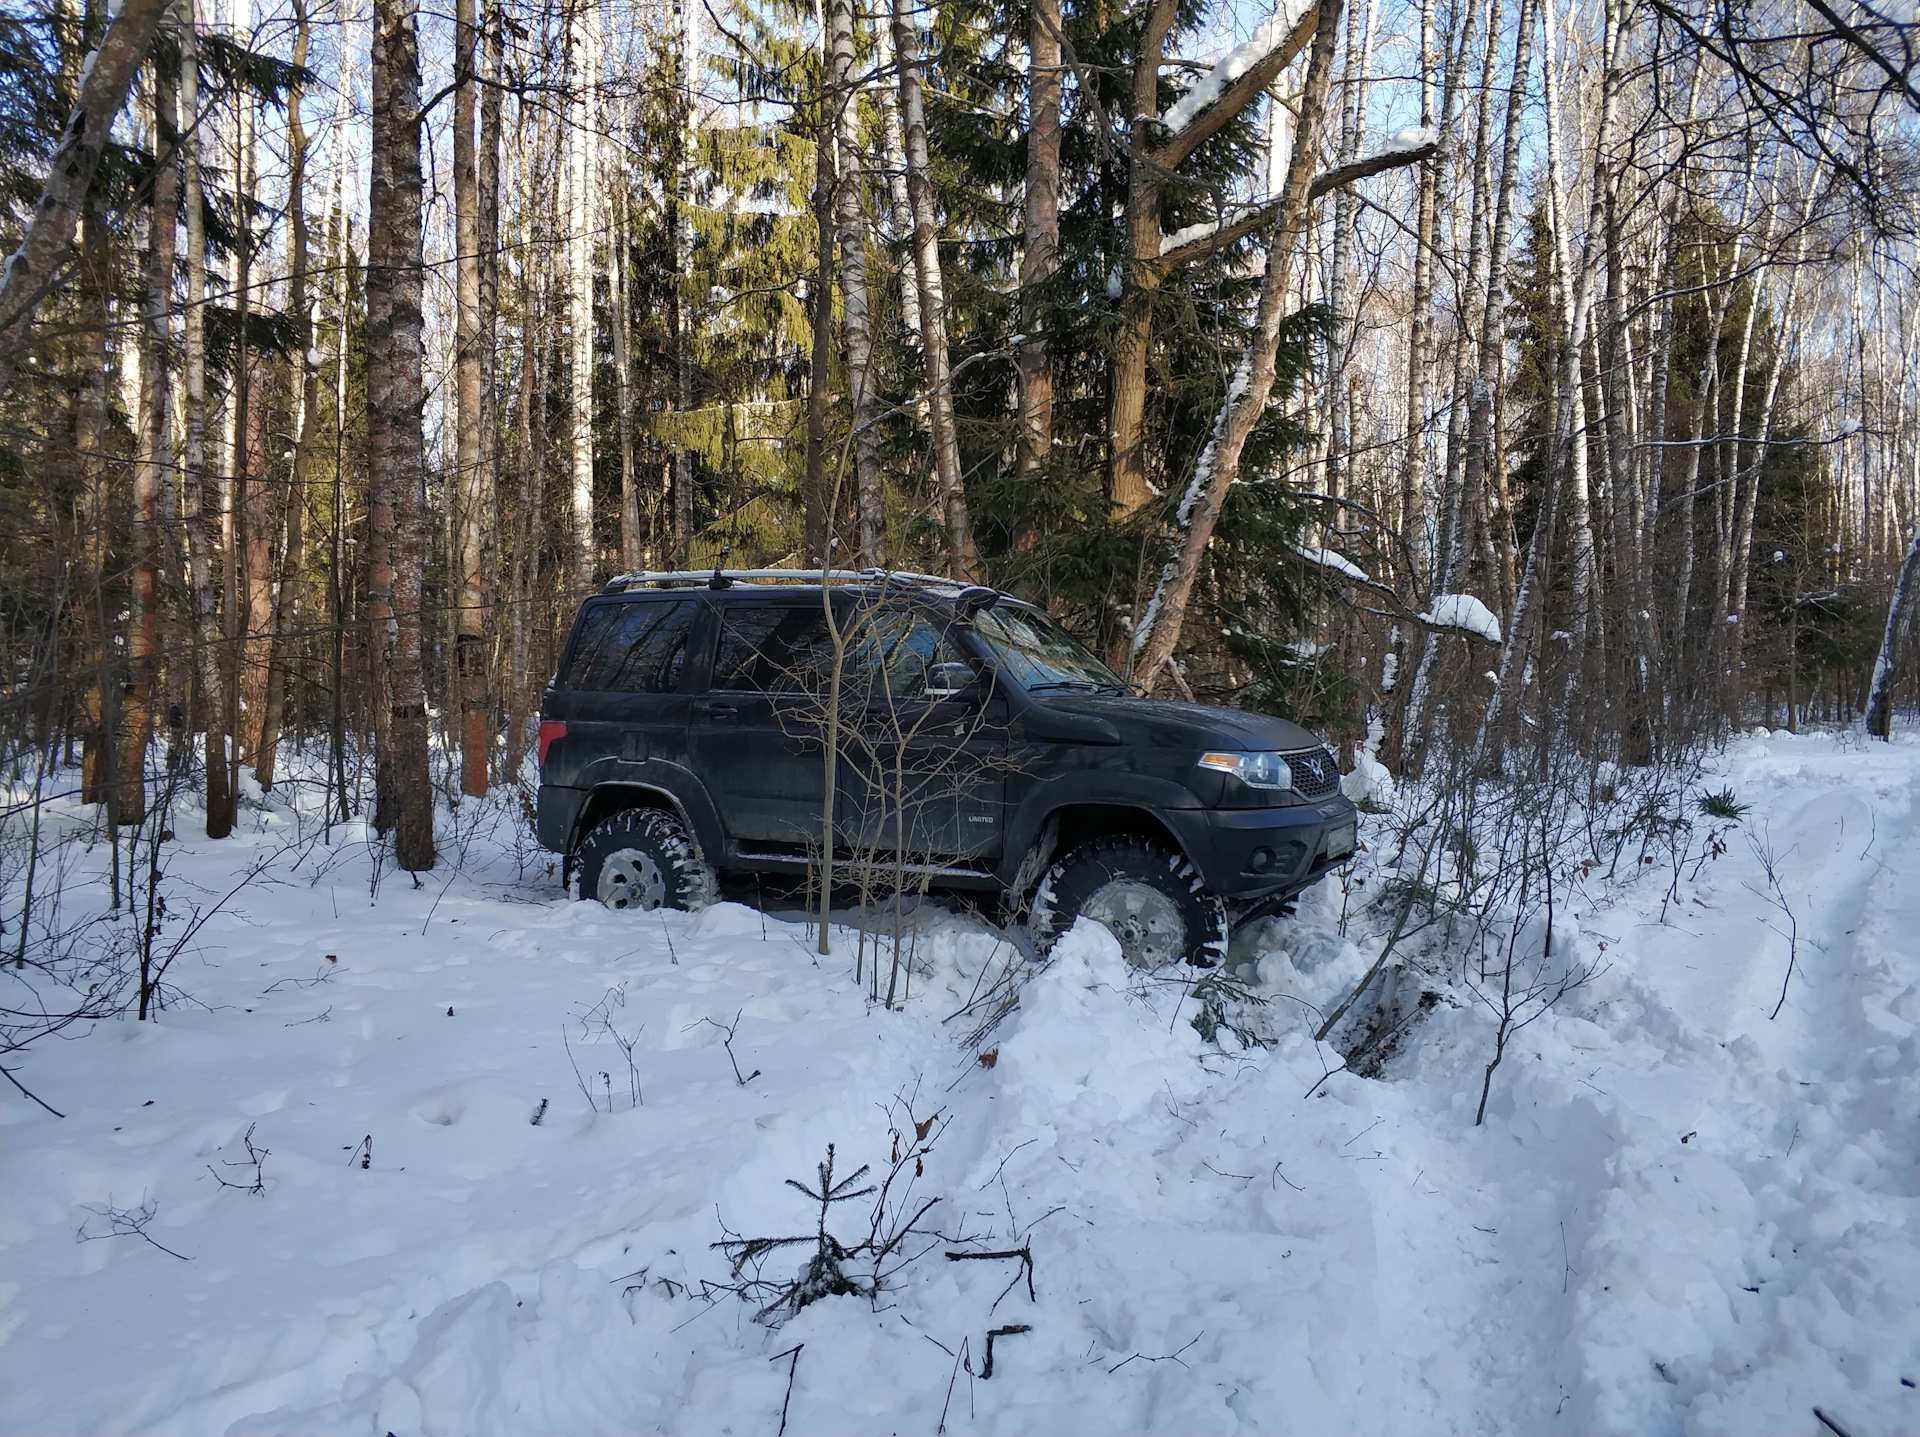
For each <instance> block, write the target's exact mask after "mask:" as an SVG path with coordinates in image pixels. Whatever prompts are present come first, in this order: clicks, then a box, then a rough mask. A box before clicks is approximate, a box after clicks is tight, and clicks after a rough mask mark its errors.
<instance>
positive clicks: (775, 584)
mask: <svg viewBox="0 0 1920 1437" xmlns="http://www.w3.org/2000/svg"><path fill="white" fill-rule="evenodd" d="M823 582H825V583H827V584H829V585H831V586H833V587H835V588H850V589H853V590H856V591H860V592H867V593H874V592H889V591H900V592H905V593H920V594H925V595H927V596H928V597H930V598H958V597H959V596H960V595H961V594H963V593H966V592H967V591H968V590H969V589H979V588H982V587H984V586H981V585H975V584H969V583H967V582H966V581H965V580H962V579H948V578H943V577H941V576H940V575H938V574H916V573H912V572H909V571H906V570H898V569H829V570H827V571H825V573H824V574H823V573H822V571H821V570H819V569H718V568H716V569H677V570H670V571H664V572H652V571H642V572H638V573H632V574H621V575H619V576H618V577H616V578H613V579H609V580H608V581H607V583H606V585H605V587H603V588H602V589H601V591H600V592H601V593H602V594H626V593H633V592H635V591H645V590H648V589H655V590H663V589H681V590H685V589H690V588H705V589H710V590H715V591H729V590H732V589H735V588H743V587H744V588H751V589H765V590H773V591H787V590H792V589H796V588H797V589H802V590H808V591H812V592H815V593H817V592H818V591H819V589H820V585H821V584H822V583H823Z"/></svg>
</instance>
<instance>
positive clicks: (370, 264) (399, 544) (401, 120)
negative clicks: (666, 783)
mask: <svg viewBox="0 0 1920 1437" xmlns="http://www.w3.org/2000/svg"><path fill="white" fill-rule="evenodd" d="M415 5H416V0H375V3H374V9H373V28H374V34H373V105H372V159H373V163H372V171H373V179H372V189H371V191H370V193H369V196H368V200H367V450H368V466H369V469H370V470H371V476H370V477H371V494H372V497H371V503H370V508H371V510H372V524H371V529H372V540H373V550H374V552H373V564H374V574H373V578H372V581H371V583H370V584H369V590H370V592H369V594H368V609H369V612H370V616H371V618H372V620H373V624H374V644H373V646H372V647H373V650H374V652H375V654H376V655H377V660H376V662H377V664H378V670H377V672H378V673H379V675H380V677H381V678H383V679H384V680H385V682H384V684H376V686H375V699H374V702H375V705H376V708H378V707H382V706H384V707H385V708H386V709H387V712H388V715H389V721H390V742H389V745H388V748H387V751H386V752H385V753H384V754H383V755H381V756H380V768H379V772H380V789H381V796H382V799H383V801H384V802H383V807H384V808H385V810H386V814H385V816H386V818H387V819H388V821H389V822H390V823H391V825H392V829H393V835H394V845H393V852H394V858H395V860H396V861H397V862H398V863H399V865H400V867H401V868H403V869H406V870H408V871H410V872H416V873H417V872H419V871H421V870H423V869H428V868H431V867H433V861H434V849H433V785H432V781H431V775H430V774H429V771H428V754H427V694H426V686H425V672H424V669H423V667H422V654H421V627H422V626H421V613H420V604H421V594H422V583H421V580H422V563H423V561H424V559H425V548H426V546H425V539H426V462H425V447H424V442H423V436H422V432H421V406H422V404H423V403H424V401H425V383H424V376H423V374H422V372H421V370H422V349H421V337H422V329H421V314H420V300H421V290H422V286H423V280H424V275H425V267H424V263H423V256H422V253H421V200H422V188H423V186H422V181H421V173H420V51H419V41H418V37H417V35H416V32H415V19H414V17H415V13H416V12H415ZM383 571H384V572H383ZM383 581H384V583H383ZM383 689H384V697H385V700H386V702H385V704H384V705H382V704H381V698H382V690H383Z"/></svg>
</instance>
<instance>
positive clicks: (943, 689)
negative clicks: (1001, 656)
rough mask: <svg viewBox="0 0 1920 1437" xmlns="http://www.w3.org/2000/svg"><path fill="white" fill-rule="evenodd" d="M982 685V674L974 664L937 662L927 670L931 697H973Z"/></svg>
mask: <svg viewBox="0 0 1920 1437" xmlns="http://www.w3.org/2000/svg"><path fill="white" fill-rule="evenodd" d="M980 687H981V685H980V676H979V675H978V674H976V673H975V672H974V671H973V665H972V664H954V663H948V664H935V665H933V666H932V667H931V668H929V669H928V670H927V688H926V695H927V697H928V698H930V699H963V698H972V697H973V696H974V695H976V694H977V693H979V692H980Z"/></svg>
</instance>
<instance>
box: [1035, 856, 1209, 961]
mask: <svg viewBox="0 0 1920 1437" xmlns="http://www.w3.org/2000/svg"><path fill="white" fill-rule="evenodd" d="M1115 878H1132V879H1137V880H1139V881H1140V882H1143V883H1149V884H1152V885H1153V886H1154V887H1155V888H1158V889H1159V890H1160V891H1161V892H1162V893H1164V894H1166V895H1167V896H1168V897H1169V898H1171V899H1173V901H1174V903H1175V904H1176V905H1177V906H1178V907H1179V908H1180V910H1181V915H1182V916H1183V917H1184V918H1185V919H1186V923H1187V943H1186V951H1185V953H1184V954H1183V955H1182V956H1183V957H1184V958H1185V960H1186V961H1187V962H1188V963H1190V964H1192V965H1193V966H1194V967H1196V968H1211V967H1213V966H1214V965H1216V964H1218V963H1220V962H1222V961H1224V960H1225V958H1226V956H1227V910H1226V905H1225V904H1223V903H1222V902H1221V901H1220V899H1219V898H1218V897H1216V896H1215V895H1214V894H1213V893H1211V892H1210V891H1208V889H1207V886H1206V884H1205V882H1204V881H1202V879H1201V877H1200V871H1199V870H1198V869H1197V868H1195V867H1194V866H1193V864H1192V863H1190V862H1188V860H1187V858H1186V855H1184V854H1182V853H1179V852H1176V851H1174V850H1171V849H1168V848H1164V847H1162V846H1161V845H1159V844H1157V843H1154V842H1152V841H1150V840H1148V839H1145V838H1140V837H1138V836H1135V835H1131V834H1118V835H1113V836H1109V837H1106V838H1095V839H1091V840H1089V841H1088V842H1086V843H1083V844H1081V845H1080V846H1079V847H1078V848H1075V849H1074V850H1073V851H1072V852H1070V853H1068V854H1067V855H1066V856H1065V857H1063V858H1061V859H1060V860H1059V861H1058V862H1057V863H1055V864H1054V865H1053V867H1051V868H1049V869H1048V870H1047V875H1046V877H1044V878H1042V879H1041V880H1040V886H1039V887H1038V888H1037V889H1035V890H1034V894H1033V906H1032V909H1031V911H1030V913H1029V915H1028V918H1027V927H1028V929H1029V930H1030V931H1031V932H1032V934H1033V941H1034V946H1035V948H1036V949H1037V950H1038V951H1040V952H1041V953H1045V952H1048V951H1049V950H1051V949H1052V947H1053V945H1054V943H1055V942H1056V941H1057V940H1058V939H1059V937H1060V935H1061V934H1062V933H1065V932H1066V931H1067V930H1068V929H1070V928H1071V927H1073V924H1074V920H1075V919H1076V918H1078V917H1079V915H1080V907H1081V905H1082V904H1083V903H1085V902H1086V901H1087V899H1089V898H1091V897H1092V896H1093V894H1094V892H1095V891H1096V890H1097V889H1099V888H1100V887H1101V886H1102V885H1103V884H1105V883H1107V882H1109V881H1110V880H1112V879H1115Z"/></svg>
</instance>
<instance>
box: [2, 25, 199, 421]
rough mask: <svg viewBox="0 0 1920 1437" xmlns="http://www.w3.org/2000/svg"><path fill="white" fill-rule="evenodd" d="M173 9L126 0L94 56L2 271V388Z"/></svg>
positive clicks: (9, 380)
mask: <svg viewBox="0 0 1920 1437" xmlns="http://www.w3.org/2000/svg"><path fill="white" fill-rule="evenodd" d="M165 10H166V4H165V0H124V3H122V5H121V6H120V9H119V10H118V11H117V12H116V13H115V14H114V16H113V20H112V22H111V23H110V24H109V25H108V26H107V33H106V35H105V36H104V37H103V38H102V40H101V41H100V48H99V49H98V50H97V51H96V52H95V53H94V54H93V55H91V56H90V57H89V63H88V65H87V67H86V69H85V71H84V72H83V73H84V79H83V81H82V83H81V86H80V98H79V100H78V101H77V102H76V103H75V104H74V107H73V113H72V114H71V115H70V116H68V118H67V124H66V128H65V129H64V130H63V131H62V132H61V136H60V144H59V146H58V147H57V148H56V149H55V150H54V152H53V158H52V160H51V162H50V163H49V164H48V166H47V182H46V187H45V188H44V189H43V190H42V191H41V193H40V202H39V204H38V205H36V206H35V207H34V211H33V218H32V219H30V220H29V221H27V228H26V233H24V234H23V235H22V236H21V237H20V247H19V248H18V249H16V250H15V251H14V252H13V253H12V255H10V256H9V257H8V258H7V262H6V266H5V268H4V270H0V394H5V393H6V391H7V388H8V386H9V385H10V384H11V383H12V382H13V371H14V367H15V366H16V365H17V364H19V362H20V358H21V355H22V354H23V353H24V351H25V349H26V344H27V339H28V337H29V335H30V333H31V330H32V325H33V311H34V309H35V307H36V306H38V305H39V303H40V301H41V300H42V299H44V298H45V297H46V295H47V293H48V291H49V290H51V289H52V288H53V286H54V284H55V283H56V282H57V281H58V279H59V276H60V266H61V265H62V264H64V263H65V262H66V258H67V251H68V249H69V248H70V247H71V246H72V244H73V234H74V230H75V228H76V227H77V226H78V224H79V222H80V210H81V207H82V205H83V204H84V203H85V201H86V197H87V195H88V193H89V191H90V190H91V188H92V185H93V172H94V169H95V168H96V167H97V166H98V165H99V163H100V155H101V153H102V152H103V151H104V150H105V149H106V147H107V144H108V143H109V138H110V136H111V134H112V131H113V122H114V119H115V118H116V117H117V116H118V115H119V113H120V107H121V106H122V105H124V104H126V102H127V91H128V90H129V89H131V88H132V86H133V81H134V77H135V76H136V75H138V74H139V73H140V66H141V64H142V63H143V62H144V61H145V60H146V58H147V50H148V48H149V47H151V46H152V44H153V37H154V35H155V34H156V33H157V32H158V31H159V28H160V17H161V15H162V13H164V11H165Z"/></svg>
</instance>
